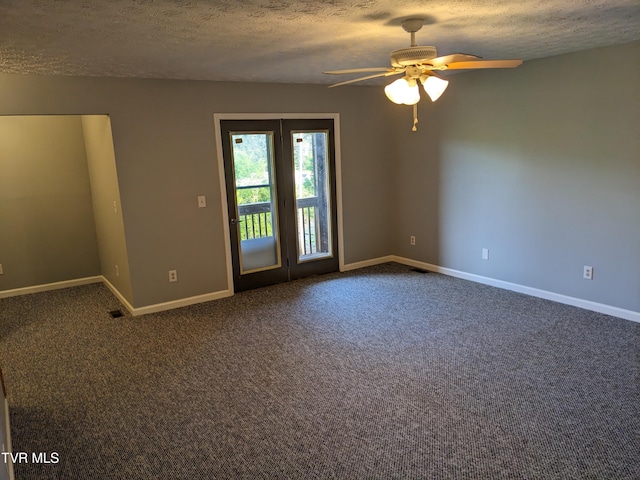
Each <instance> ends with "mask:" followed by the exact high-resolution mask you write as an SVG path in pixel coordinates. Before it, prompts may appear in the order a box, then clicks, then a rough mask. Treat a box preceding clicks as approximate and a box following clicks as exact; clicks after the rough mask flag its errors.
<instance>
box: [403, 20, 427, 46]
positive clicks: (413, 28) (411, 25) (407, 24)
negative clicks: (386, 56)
mask: <svg viewBox="0 0 640 480" xmlns="http://www.w3.org/2000/svg"><path fill="white" fill-rule="evenodd" d="M423 25H424V20H423V19H422V18H408V19H407V20H403V21H402V28H403V29H404V31H405V32H409V33H410V34H411V46H412V47H416V46H417V45H418V44H417V43H416V32H417V31H418V30H420V29H421V28H422V26H423Z"/></svg>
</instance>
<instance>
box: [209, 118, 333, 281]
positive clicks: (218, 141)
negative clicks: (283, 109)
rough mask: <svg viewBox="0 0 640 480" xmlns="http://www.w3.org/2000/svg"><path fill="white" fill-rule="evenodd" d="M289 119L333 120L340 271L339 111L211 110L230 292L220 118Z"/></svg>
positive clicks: (229, 261)
mask: <svg viewBox="0 0 640 480" xmlns="http://www.w3.org/2000/svg"><path fill="white" fill-rule="evenodd" d="M293 119H300V120H305V119H329V120H333V129H334V149H335V153H334V155H335V170H336V172H335V173H336V210H337V212H336V216H337V218H336V220H337V227H338V265H339V267H338V268H339V269H340V271H341V272H342V271H344V255H343V250H344V237H343V217H342V163H341V155H340V114H339V113H214V114H213V123H214V130H215V140H216V155H217V157H218V158H217V160H218V181H219V184H220V206H221V208H222V212H221V213H222V230H223V234H224V249H225V257H226V269H227V288H228V289H229V291H230V292H234V293H235V290H234V285H233V264H232V260H231V232H230V230H229V209H228V204H227V185H226V182H225V173H224V156H223V152H222V133H221V129H220V121H221V120H293Z"/></svg>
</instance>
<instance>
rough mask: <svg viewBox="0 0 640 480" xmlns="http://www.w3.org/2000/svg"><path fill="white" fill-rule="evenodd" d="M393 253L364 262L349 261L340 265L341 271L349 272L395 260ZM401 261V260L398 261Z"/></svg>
mask: <svg viewBox="0 0 640 480" xmlns="http://www.w3.org/2000/svg"><path fill="white" fill-rule="evenodd" d="M395 261H397V260H395V257H394V256H393V255H387V256H386V257H378V258H372V259H371V260H364V261H362V262H355V263H348V264H346V265H342V266H341V267H340V271H341V272H348V271H350V270H357V269H358V268H365V267H373V266H374V265H380V264H382V263H389V262H395ZM398 263H401V262H398Z"/></svg>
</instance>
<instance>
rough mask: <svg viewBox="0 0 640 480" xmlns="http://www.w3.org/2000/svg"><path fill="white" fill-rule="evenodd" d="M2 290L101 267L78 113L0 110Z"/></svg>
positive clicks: (80, 274) (87, 273) (96, 272)
mask: <svg viewBox="0 0 640 480" xmlns="http://www.w3.org/2000/svg"><path fill="white" fill-rule="evenodd" d="M0 232H1V233H0V263H2V265H3V269H4V275H0V290H11V289H14V288H21V287H27V286H34V285H41V284H47V283H53V282H59V281H64V280H74V279H78V278H83V277H90V276H94V275H99V274H100V262H99V258H98V250H97V246H96V231H95V226H94V221H93V211H92V206H91V189H90V186H89V176H88V172H87V161H86V156H85V150H84V141H83V133H82V125H81V122H80V118H79V117H35V116H26V117H1V116H0Z"/></svg>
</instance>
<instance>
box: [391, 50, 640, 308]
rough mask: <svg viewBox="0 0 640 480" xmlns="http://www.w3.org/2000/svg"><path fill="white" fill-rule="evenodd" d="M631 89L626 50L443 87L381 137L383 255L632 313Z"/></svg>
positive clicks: (636, 108) (635, 242) (631, 53)
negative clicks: (387, 198)
mask: <svg viewBox="0 0 640 480" xmlns="http://www.w3.org/2000/svg"><path fill="white" fill-rule="evenodd" d="M604 66H607V68H604ZM639 85H640V42H635V43H632V44H628V45H623V46H616V47H611V48H604V49H598V50H592V51H587V52H581V53H576V54H570V55H563V56H558V57H554V58H548V59H542V60H536V61H531V62H526V63H525V64H524V65H523V66H521V67H520V68H518V69H515V70H501V71H481V72H480V71H478V72H473V73H466V74H463V75H455V76H453V77H451V83H450V86H449V89H448V91H447V92H446V93H445V94H444V96H443V97H442V98H441V100H439V101H438V103H437V104H432V105H423V106H422V107H423V108H421V112H420V113H421V122H420V129H421V130H420V134H418V135H416V134H412V133H411V132H410V131H409V129H408V128H405V126H404V125H403V126H402V127H401V128H395V129H394V137H395V141H396V148H397V150H398V152H399V167H398V170H397V177H396V182H395V188H396V203H395V205H394V206H395V209H396V211H397V212H398V216H397V217H396V220H395V227H396V231H397V232H398V234H397V235H396V236H395V238H394V246H393V250H394V252H395V253H396V254H398V255H402V256H404V257H409V258H412V259H416V260H420V261H423V262H427V263H433V264H437V265H440V266H444V267H448V268H452V269H456V270H460V271H463V272H468V273H474V274H478V275H482V276H486V277H490V278H495V279H499V280H503V281H507V282H513V283H517V284H521V285H526V286H529V287H534V288H539V289H542V290H547V291H551V292H555V293H559V294H564V295H568V296H572V297H576V298H581V299H585V300H591V301H594V302H599V303H603V304H608V305H612V306H616V307H620V308H624V309H629V310H633V311H640V157H639V154H640V131H639V127H640V88H639ZM424 103H426V102H424ZM405 113H406V115H407V116H409V113H407V112H405ZM395 115H396V117H395V118H396V123H398V122H399V120H400V119H404V115H401V114H400V113H399V112H396V113H395ZM411 234H415V235H417V237H418V242H417V245H416V246H415V247H410V246H409V235H411ZM482 248H489V249H490V259H489V261H484V260H482V259H481V250H482ZM584 265H591V266H593V267H594V269H595V275H594V280H592V281H588V280H584V279H583V278H582V268H583V266H584Z"/></svg>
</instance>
